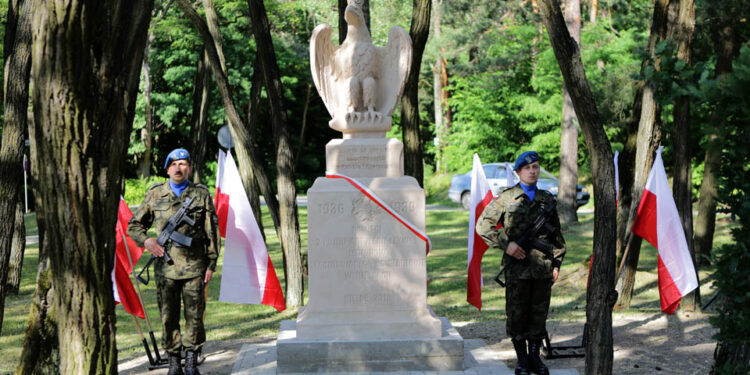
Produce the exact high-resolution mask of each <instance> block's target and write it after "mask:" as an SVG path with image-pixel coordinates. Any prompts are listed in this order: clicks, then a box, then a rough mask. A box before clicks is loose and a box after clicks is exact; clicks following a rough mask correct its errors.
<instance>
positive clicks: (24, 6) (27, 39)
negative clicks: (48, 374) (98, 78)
mask: <svg viewBox="0 0 750 375" xmlns="http://www.w3.org/2000/svg"><path fill="white" fill-rule="evenodd" d="M32 9H33V7H32V4H30V1H29V0H12V1H9V2H8V21H7V24H6V27H5V42H4V55H5V56H4V61H5V80H4V90H3V92H4V98H3V102H4V107H5V113H4V120H5V124H4V125H3V134H2V145H1V146H0V176H3V177H2V178H0V332H2V326H3V316H4V315H5V314H4V312H5V294H6V292H7V287H6V281H7V278H8V267H9V262H10V256H11V252H12V249H13V239H14V233H15V230H14V229H15V228H14V225H15V222H16V220H15V218H16V210H17V207H16V204H18V203H19V201H20V199H19V197H21V194H22V192H23V168H24V165H23V149H24V129H25V128H26V119H27V113H28V112H27V111H28V107H29V71H30V68H31V51H32V49H31V38H32V36H31V17H32V13H31V12H32ZM22 222H23V219H22ZM22 225H23V224H22Z"/></svg>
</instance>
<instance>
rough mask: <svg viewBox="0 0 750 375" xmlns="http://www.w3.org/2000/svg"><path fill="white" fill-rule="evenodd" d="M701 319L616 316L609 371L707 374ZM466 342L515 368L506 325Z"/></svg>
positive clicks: (137, 364)
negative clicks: (478, 344)
mask: <svg viewBox="0 0 750 375" xmlns="http://www.w3.org/2000/svg"><path fill="white" fill-rule="evenodd" d="M708 317H709V315H706V314H685V313H679V312H678V313H676V314H675V315H672V316H668V315H665V314H660V313H659V314H630V313H629V314H615V315H614V318H613V335H614V368H613V371H612V373H613V374H617V375H623V374H624V375H630V374H675V375H677V374H679V375H686V374H696V375H697V374H708V372H709V370H710V369H711V365H712V364H713V353H714V348H715V347H716V340H714V339H713V337H712V336H713V335H714V334H715V333H716V329H715V328H714V327H713V326H711V324H710V323H709V321H708ZM454 325H455V326H456V328H457V329H458V331H459V333H461V336H463V338H465V339H483V340H484V341H485V342H487V344H488V345H489V346H490V348H491V349H493V350H495V351H497V355H498V358H499V359H500V360H502V361H504V362H505V363H506V364H507V365H508V367H510V368H513V367H514V366H515V352H514V351H513V347H512V345H511V343H510V340H509V339H508V338H507V337H506V336H505V323H504V322H503V321H499V320H497V321H491V322H481V323H466V322H454ZM547 327H548V330H549V332H550V336H551V338H552V343H553V345H554V344H558V345H561V344H562V345H574V344H580V342H581V334H582V332H583V322H578V321H569V322H566V321H550V322H548V325H547ZM274 339H275V337H267V338H254V339H246V340H227V341H209V342H207V343H206V346H205V347H204V350H205V352H206V354H207V355H206V361H205V362H204V363H203V364H202V365H201V367H200V369H201V373H202V374H229V373H230V372H231V370H232V366H233V365H234V361H235V359H236V358H237V354H238V353H239V351H240V349H241V348H242V345H243V344H247V343H260V342H271V341H273V340H274ZM545 362H546V363H547V365H548V366H549V367H550V368H558V369H564V368H575V369H577V370H578V372H579V373H581V374H583V373H584V366H585V363H584V359H583V358H567V359H555V360H546V361H545ZM119 369H120V371H119V372H120V373H121V374H152V375H162V374H166V373H167V370H166V368H165V369H159V370H154V371H148V366H147V360H146V357H145V355H144V356H140V357H137V358H126V359H120V361H119Z"/></svg>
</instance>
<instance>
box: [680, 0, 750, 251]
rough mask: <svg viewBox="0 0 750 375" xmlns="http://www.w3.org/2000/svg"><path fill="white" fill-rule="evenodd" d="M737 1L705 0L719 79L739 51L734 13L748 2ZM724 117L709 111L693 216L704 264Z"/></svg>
mask: <svg viewBox="0 0 750 375" xmlns="http://www.w3.org/2000/svg"><path fill="white" fill-rule="evenodd" d="M738 6H741V5H740V3H735V2H725V1H715V0H714V1H709V6H708V7H706V9H707V12H708V15H709V21H710V23H709V25H710V32H711V41H712V42H713V43H714V50H715V52H716V68H715V69H716V70H715V74H716V78H717V79H719V80H723V79H724V77H726V75H727V74H729V73H731V72H732V60H734V58H735V57H736V56H737V54H738V53H739V49H740V46H741V45H742V39H743V38H742V37H741V36H740V33H738V32H737V29H738V26H739V25H738V24H739V23H740V19H741V17H738V16H737V15H738V14H747V13H750V12H749V11H748V8H750V5H748V4H747V3H745V5H744V6H745V9H744V11H743V9H742V8H738ZM723 122H724V119H723V118H721V116H720V115H719V111H718V110H715V111H714V113H713V114H712V115H711V125H712V126H710V127H708V128H707V129H706V130H707V133H708V134H707V139H708V140H707V143H706V154H705V157H704V159H703V160H704V161H703V165H704V167H703V181H702V182H701V187H700V192H699V195H698V196H699V198H698V216H697V217H696V219H695V233H694V235H693V240H694V245H695V255H696V257H697V258H698V263H699V264H703V265H707V264H709V259H710V258H711V249H712V248H713V240H714V229H715V226H716V199H717V197H718V190H719V186H718V185H719V183H718V178H719V168H720V161H721V147H722V142H721V138H720V137H719V132H718V131H717V130H718V129H720V128H721V127H722V125H723Z"/></svg>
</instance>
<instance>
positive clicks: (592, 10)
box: [589, 0, 599, 24]
mask: <svg viewBox="0 0 750 375" xmlns="http://www.w3.org/2000/svg"><path fill="white" fill-rule="evenodd" d="M597 8H599V0H591V4H590V5H589V22H591V23H592V24H596V12H597Z"/></svg>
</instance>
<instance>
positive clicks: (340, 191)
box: [277, 0, 464, 373]
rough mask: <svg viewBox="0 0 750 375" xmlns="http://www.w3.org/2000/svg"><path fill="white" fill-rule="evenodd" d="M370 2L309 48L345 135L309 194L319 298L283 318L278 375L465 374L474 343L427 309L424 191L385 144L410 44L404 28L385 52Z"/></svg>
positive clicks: (357, 4)
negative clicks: (340, 32)
mask: <svg viewBox="0 0 750 375" xmlns="http://www.w3.org/2000/svg"><path fill="white" fill-rule="evenodd" d="M361 2H362V1H361V0H349V2H348V6H347V8H346V13H345V17H346V21H347V24H348V29H347V37H346V39H345V41H344V43H343V44H341V46H338V47H337V46H334V45H333V44H332V43H331V33H332V28H331V27H330V26H329V25H320V26H318V27H316V28H315V30H314V31H313V34H312V38H311V41H310V62H311V63H310V65H311V70H312V74H313V79H314V81H315V85H316V87H317V89H318V93H319V94H320V96H321V98H322V99H323V101H324V102H325V105H326V108H327V109H328V111H329V113H330V114H331V117H332V120H331V121H330V122H329V125H330V126H331V127H332V128H333V129H336V130H338V131H340V132H342V133H343V137H342V138H341V139H334V140H331V141H330V142H329V143H328V144H327V145H326V174H327V175H328V177H321V178H318V179H316V181H315V183H314V184H313V186H312V187H311V188H310V189H309V190H308V192H307V198H308V275H309V302H308V304H307V306H305V307H304V308H303V309H301V310H300V313H299V314H298V318H297V321H296V322H295V321H284V322H282V325H281V330H280V333H279V339H278V341H277V365H278V372H279V373H302V372H347V371H395V370H462V369H463V357H464V352H463V339H461V336H460V335H459V334H458V333H457V332H456V330H455V329H453V328H452V327H451V326H450V323H449V322H448V321H447V320H446V319H444V318H443V319H440V318H438V317H436V316H435V315H434V313H433V312H432V310H431V309H430V308H429V306H428V305H427V268H426V250H427V249H428V246H427V245H428V241H425V238H423V237H422V234H423V233H424V230H425V196H424V190H423V189H422V188H420V187H419V184H418V183H417V181H416V180H415V179H414V178H413V177H408V176H404V172H403V144H402V143H401V142H399V141H398V140H396V139H386V138H385V133H386V132H387V131H388V130H389V129H390V128H391V114H392V113H393V109H394V108H395V106H396V103H397V101H398V99H399V98H400V96H401V94H402V92H403V88H404V83H405V81H406V78H407V75H408V73H409V66H410V63H411V39H410V38H409V35H408V34H407V33H406V31H405V30H404V29H402V28H400V27H397V26H395V27H393V28H391V30H390V33H389V38H388V44H387V45H386V46H385V47H376V46H374V45H373V44H372V42H371V40H370V34H369V31H368V30H367V27H366V26H365V24H364V17H363V13H362V10H361ZM344 176H346V177H348V179H345V178H344ZM332 177H338V178H332ZM410 227H411V228H410Z"/></svg>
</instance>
